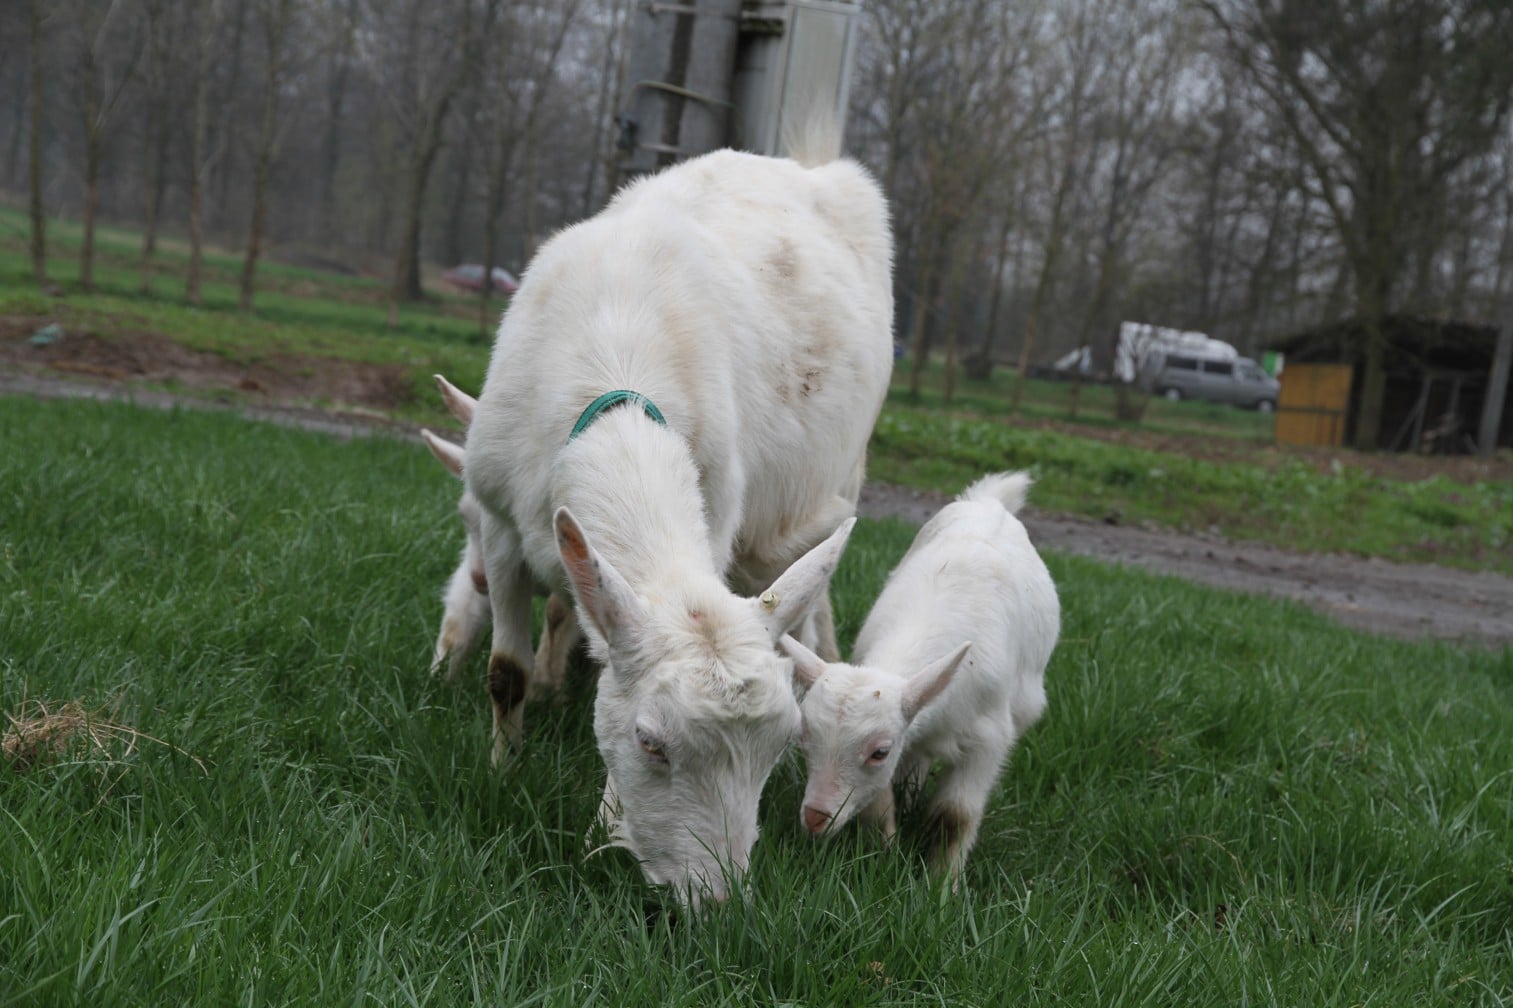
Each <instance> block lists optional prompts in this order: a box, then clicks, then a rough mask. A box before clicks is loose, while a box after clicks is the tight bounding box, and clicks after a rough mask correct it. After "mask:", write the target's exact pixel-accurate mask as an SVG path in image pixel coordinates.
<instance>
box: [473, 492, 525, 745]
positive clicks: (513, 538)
mask: <svg viewBox="0 0 1513 1008" xmlns="http://www.w3.org/2000/svg"><path fill="white" fill-rule="evenodd" d="M482 538H483V560H484V567H485V569H486V571H487V574H488V587H489V603H490V606H491V607H492V609H493V612H494V642H493V647H492V648H491V649H490V652H489V678H488V689H489V698H490V699H491V700H492V701H493V703H494V728H493V755H492V760H493V764H494V766H496V767H497V766H500V765H502V764H503V763H504V759H505V745H506V742H508V744H509V745H510V746H512V747H514V748H515V749H519V748H520V745H521V742H522V740H523V738H524V724H525V716H524V705H525V693H526V689H527V687H528V686H529V684H530V669H531V665H532V655H531V598H532V593H533V589H534V585H533V583H532V580H531V576H530V571H529V570H528V569H527V567H526V565H525V557H524V554H523V552H522V550H521V547H520V536H519V534H518V533H516V531H515V530H514V529H513V528H511V527H510V526H508V525H506V524H505V523H503V522H501V521H498V520H497V519H494V518H492V517H491V516H488V515H485V516H484V520H483V522H482Z"/></svg>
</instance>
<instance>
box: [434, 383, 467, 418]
mask: <svg viewBox="0 0 1513 1008" xmlns="http://www.w3.org/2000/svg"><path fill="white" fill-rule="evenodd" d="M431 377H432V378H434V379H436V387H437V388H439V389H441V398H442V399H444V400H446V404H447V409H448V411H450V412H451V414H452V416H454V417H456V418H457V420H458V421H459V422H461V423H465V424H470V423H472V422H473V410H474V409H476V408H477V407H478V400H477V399H474V398H473V397H472V396H470V395H468V394H467V393H466V392H464V391H463V390H462V389H460V388H458V387H457V386H456V385H453V384H452V383H451V382H449V381H447V380H446V379H445V378H443V377H442V376H441V375H432V376H431Z"/></svg>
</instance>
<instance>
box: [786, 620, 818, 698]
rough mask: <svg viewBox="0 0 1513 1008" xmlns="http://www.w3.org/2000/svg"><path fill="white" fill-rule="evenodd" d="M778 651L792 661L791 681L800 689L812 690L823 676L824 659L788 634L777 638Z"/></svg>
mask: <svg viewBox="0 0 1513 1008" xmlns="http://www.w3.org/2000/svg"><path fill="white" fill-rule="evenodd" d="M778 650H779V651H782V652H783V654H785V655H787V656H788V657H789V658H792V659H793V681H794V684H795V685H797V686H798V687H799V688H800V689H810V688H812V687H813V686H814V684H815V683H817V682H819V681H820V676H822V675H824V674H825V662H824V659H822V658H820V656H819V655H817V654H815V653H814V652H813V651H810V650H809V649H808V648H806V647H804V645H802V644H800V643H799V642H798V641H796V640H794V639H793V638H792V637H790V636H789V635H788V634H783V636H781V637H779V638H778Z"/></svg>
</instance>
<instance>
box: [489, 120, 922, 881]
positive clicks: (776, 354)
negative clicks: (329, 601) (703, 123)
mask: <svg viewBox="0 0 1513 1008" xmlns="http://www.w3.org/2000/svg"><path fill="white" fill-rule="evenodd" d="M817 146H824V147H828V148H829V149H828V150H826V151H823V152H820V151H818V150H810V151H807V152H805V153H804V154H803V155H802V156H800V157H798V158H797V159H796V160H787V159H780V158H766V157H758V156H755V155H750V154H741V153H737V152H734V151H718V152H716V153H713V154H708V155H705V156H703V157H700V158H697V159H694V160H691V161H688V162H685V163H684V164H682V165H679V166H677V167H674V168H670V169H668V170H666V171H664V172H662V173H661V174H659V175H655V176H652V177H649V178H646V179H643V180H641V181H638V182H636V183H635V184H633V185H631V186H630V187H628V188H626V189H625V190H623V191H622V192H621V193H620V194H619V195H618V196H616V197H615V199H614V201H613V202H612V203H611V204H610V205H609V207H607V208H606V209H605V210H604V211H603V212H602V213H600V214H598V215H597V216H596V217H594V218H592V219H590V220H588V221H586V222H584V223H581V224H578V225H576V226H574V227H572V228H569V229H567V230H566V231H564V232H562V233H560V234H558V235H557V236H556V237H554V238H553V239H552V240H551V241H550V242H548V243H547V244H546V245H545V246H543V247H542V249H541V250H540V252H539V253H538V254H537V256H536V258H535V260H534V261H533V262H532V263H531V265H530V268H529V270H528V271H527V273H526V275H525V277H524V279H523V281H522V283H521V286H520V290H519V292H518V293H517V294H516V295H515V296H514V298H513V299H512V301H511V303H510V307H509V310H508V311H507V313H506V315H505V318H504V322H503V324H502V325H501V327H500V330H499V336H498V339H497V340H496V342H495V345H494V352H493V358H492V361H491V363H490V368H489V374H488V378H487V380H486V382H485V384H484V387H483V392H482V395H481V396H480V398H479V403H478V409H477V412H476V413H475V415H474V418H473V424H472V427H471V429H470V430H469V432H468V445H467V458H466V466H465V470H464V471H465V475H466V479H467V484H468V487H469V489H470V490H471V491H472V493H473V495H474V496H475V497H476V499H477V500H478V502H479V503H480V504H481V505H482V507H483V515H482V518H483V521H482V535H483V548H484V562H485V568H486V571H487V577H488V584H489V596H490V600H491V602H492V604H493V613H494V639H493V652H492V654H491V656H490V659H489V689H490V693H491V695H492V697H493V700H494V746H495V757H496V761H497V760H498V759H499V758H501V757H502V755H503V747H504V744H505V742H506V739H507V738H508V739H509V740H510V741H516V740H518V738H519V733H520V725H521V720H520V718H521V703H522V701H523V699H524V697H525V693H526V685H527V675H526V668H527V661H528V659H529V656H530V653H531V651H530V637H529V630H530V626H529V612H530V610H529V599H530V595H531V592H532V589H533V587H534V586H535V585H541V586H543V587H547V588H551V587H555V586H557V585H560V584H562V583H564V582H566V583H567V584H569V585H570V586H571V588H572V591H573V594H574V596H575V598H576V601H577V613H578V619H579V622H580V624H581V625H582V627H583V629H584V630H585V631H586V633H587V634H588V638H589V644H590V647H591V649H592V651H593V653H594V655H595V657H597V658H598V659H599V660H600V661H601V662H602V663H603V666H604V671H603V672H602V674H601V675H600V679H599V685H598V693H597V696H596V700H595V707H594V731H595V734H596V736H597V738H598V745H599V751H600V753H601V754H602V756H603V758H604V761H605V763H606V766H607V774H606V782H605V792H604V809H605V818H606V819H607V820H608V821H609V824H610V825H611V827H612V829H613V831H614V835H615V837H616V839H617V842H618V843H620V845H622V846H625V847H628V848H629V849H630V850H632V851H633V852H634V853H635V854H636V856H637V857H638V858H639V859H640V861H641V865H642V869H643V871H644V872H645V874H646V876H647V878H648V879H650V880H651V881H652V882H654V883H662V884H668V885H671V886H672V887H674V888H675V889H676V890H677V892H678V893H679V894H680V896H681V897H682V898H684V899H686V900H689V901H691V902H693V903H697V902H698V901H699V900H701V899H703V898H714V899H721V898H723V897H724V895H725V894H726V892H727V889H728V886H729V884H731V883H732V882H733V881H734V880H735V879H736V878H737V877H738V876H739V875H740V873H741V872H742V871H743V870H744V869H745V866H746V861H747V858H748V857H749V854H750V850H751V847H752V844H753V843H754V842H755V840H756V834H757V825H756V816H757V803H758V800H759V798H760V795H761V789H762V785H763V784H764V782H765V781H766V779H767V776H768V775H769V773H770V772H771V770H772V767H773V765H774V764H775V763H776V761H777V759H778V757H779V755H781V753H782V751H783V749H784V748H785V746H786V745H787V744H788V742H789V741H790V739H791V738H792V737H793V736H794V735H795V734H796V733H797V731H798V725H799V714H798V705H797V703H796V701H795V700H794V697H793V690H792V686H791V681H790V680H791V663H790V662H789V661H788V660H787V659H786V658H784V657H782V656H780V655H779V654H778V653H777V652H776V651H775V649H774V644H775V642H776V640H777V639H778V637H780V636H781V635H782V634H783V633H784V631H785V630H787V629H790V628H792V627H793V626H794V625H795V624H797V623H798V622H799V621H800V620H802V619H804V618H805V617H806V614H809V613H810V611H811V609H813V610H814V614H815V618H816V620H817V622H818V624H819V626H818V629H817V631H816V637H817V639H818V640H820V641H821V642H824V641H827V640H829V641H833V639H834V635H833V630H830V610H829V602H828V598H827V596H826V589H827V585H828V580H829V576H830V574H831V572H832V571H833V569H834V567H835V564H836V563H837V561H838V559H839V555H840V551H841V549H842V547H843V546H844V542H845V537H846V535H847V533H848V532H849V528H850V523H849V521H848V520H847V519H848V518H849V517H850V516H851V515H852V514H853V513H854V512H855V507H856V498H857V495H858V493H859V492H860V488H861V481H862V472H863V467H864V461H865V451H866V442H867V438H868V436H869V435H870V433H871V430H872V425H873V423H874V422H875V421H876V418H877V413H878V410H879V409H880V408H881V405H882V399H883V394H884V392H885V390H886V385H887V380H888V373H889V370H890V368H891V366H892V359H891V358H892V354H891V349H892V341H891V336H890V330H891V320H892V295H891V291H890V275H889V274H890V261H891V257H892V248H891V236H890V234H889V229H888V221H887V208H886V205H885V203H884V201H883V198H882V195H881V193H880V192H879V191H878V188H877V186H876V184H875V183H874V182H873V181H872V180H871V178H870V177H869V176H868V175H867V173H866V172H865V170H864V169H862V168H861V167H859V166H858V165H856V164H854V163H852V162H850V161H846V160H837V157H838V150H839V142H838V138H833V137H832V138H827V139H826V140H825V142H824V143H822V144H819V145H817ZM827 537H829V538H828V539H827ZM822 541H823V542H822ZM816 544H821V545H818V546H816ZM805 551H809V552H808V553H807V554H806V552H805ZM790 564H791V565H792V566H790ZM785 569H786V573H782V572H784V571H785ZM780 573H781V576H778V575H779V574H780ZM774 578H776V580H775V581H774ZM769 585H770V587H768V586H769ZM763 588H767V589H768V590H767V591H766V592H763V593H762V597H761V599H757V598H748V597H741V596H740V595H737V594H736V593H735V590H739V591H740V592H742V593H743V594H746V595H750V594H754V593H756V592H759V591H761V590H762V589H763ZM733 589H734V590H733ZM821 646H822V647H823V646H824V645H823V644H822V645H821Z"/></svg>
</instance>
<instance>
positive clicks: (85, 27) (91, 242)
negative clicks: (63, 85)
mask: <svg viewBox="0 0 1513 1008" xmlns="http://www.w3.org/2000/svg"><path fill="white" fill-rule="evenodd" d="M129 8H130V4H126V3H122V2H121V0H108V2H98V0H79V2H78V3H77V4H76V5H75V7H74V8H73V9H72V10H70V11H68V12H67V14H68V15H70V16H68V17H66V18H65V20H66V21H67V23H69V24H70V26H71V29H72V30H71V36H72V40H73V51H74V53H75V55H76V58H77V60H78V62H77V64H76V67H77V73H76V75H75V87H76V97H77V108H78V112H79V116H80V120H81V123H82V125H83V134H84V240H83V243H82V245H81V247H80V251H79V286H80V287H81V288H83V289H84V290H86V291H92V290H94V285H95V220H96V217H97V215H98V213H99V208H100V166H101V164H102V162H103V161H104V159H105V140H106V136H107V134H108V132H109V130H110V128H111V127H112V126H113V125H114V122H115V113H116V111H117V108H118V106H119V103H120V101H121V96H122V95H123V94H125V93H126V88H127V85H128V84H130V83H131V79H132V75H133V73H134V71H135V68H136V65H137V59H138V57H139V55H140V53H141V48H142V47H141V35H140V32H139V31H138V30H137V25H136V24H135V23H133V20H134V19H133V17H132V14H133V12H132V11H131V10H130V9H129Z"/></svg>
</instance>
